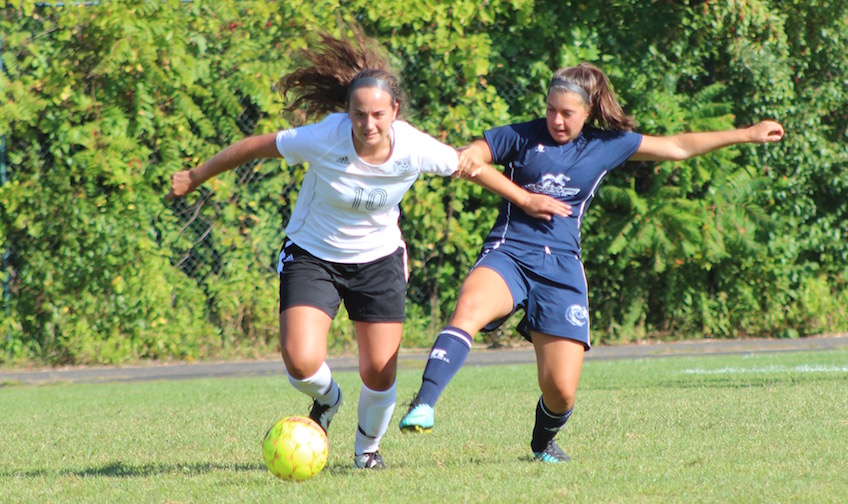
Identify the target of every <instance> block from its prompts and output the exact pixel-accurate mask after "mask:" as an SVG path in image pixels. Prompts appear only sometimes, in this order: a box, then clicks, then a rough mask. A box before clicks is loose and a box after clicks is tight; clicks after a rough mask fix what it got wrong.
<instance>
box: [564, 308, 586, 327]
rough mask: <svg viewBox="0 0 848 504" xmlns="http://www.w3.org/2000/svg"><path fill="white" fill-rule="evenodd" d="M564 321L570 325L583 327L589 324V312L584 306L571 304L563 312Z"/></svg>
mask: <svg viewBox="0 0 848 504" xmlns="http://www.w3.org/2000/svg"><path fill="white" fill-rule="evenodd" d="M565 320H567V321H568V323H569V324H571V325H576V326H579V327H583V326H584V325H586V323H588V322H589V310H587V309H586V307H585V306H580V305H578V304H573V305H571V306H569V307H568V309H567V310H565Z"/></svg>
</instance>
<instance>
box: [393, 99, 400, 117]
mask: <svg viewBox="0 0 848 504" xmlns="http://www.w3.org/2000/svg"><path fill="white" fill-rule="evenodd" d="M399 112H400V102H399V101H397V100H395V104H394V106H393V107H392V121H394V120H395V119H397V118H398V113H399Z"/></svg>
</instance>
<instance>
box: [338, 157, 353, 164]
mask: <svg viewBox="0 0 848 504" xmlns="http://www.w3.org/2000/svg"><path fill="white" fill-rule="evenodd" d="M336 164H340V165H343V166H347V165H349V164H350V159H348V157H347V156H342V157H340V158H338V159H336Z"/></svg>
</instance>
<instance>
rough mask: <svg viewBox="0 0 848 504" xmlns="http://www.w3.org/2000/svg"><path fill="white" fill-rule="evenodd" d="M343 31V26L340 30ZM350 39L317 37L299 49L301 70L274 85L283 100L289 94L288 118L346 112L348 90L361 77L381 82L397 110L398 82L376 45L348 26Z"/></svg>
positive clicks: (358, 30) (326, 34) (322, 34)
mask: <svg viewBox="0 0 848 504" xmlns="http://www.w3.org/2000/svg"><path fill="white" fill-rule="evenodd" d="M341 29H342V31H343V32H344V31H345V26H342V28H341ZM350 31H351V32H352V34H353V36H352V37H347V36H342V37H334V36H332V35H330V34H329V33H326V32H321V33H318V35H317V36H318V41H317V43H315V44H310V46H309V47H307V48H305V49H302V50H300V51H299V52H298V54H297V55H296V56H295V61H298V62H303V63H305V66H303V67H302V68H299V69H297V70H294V71H293V72H291V73H289V74H287V75H285V76H283V77H282V78H281V79H280V81H279V82H278V83H277V89H278V90H279V91H280V94H281V95H282V97H283V99H285V98H286V96H287V95H288V94H289V93H290V92H291V93H293V94H294V95H295V98H294V100H292V101H291V103H289V105H287V106H286V107H285V112H287V113H288V114H290V115H292V116H296V115H298V114H297V113H296V112H300V113H301V115H302V116H304V118H305V117H309V116H315V115H321V116H323V115H325V114H328V113H331V112H339V111H343V110H346V108H347V98H348V87H349V86H350V84H351V83H352V82H353V81H354V80H356V79H359V78H361V77H373V78H377V79H380V80H381V81H383V82H385V83H386V84H387V85H388V87H389V88H390V89H391V91H392V93H391V94H392V96H393V97H394V99H395V103H396V104H397V105H398V106H400V105H401V104H402V103H403V96H402V92H401V89H400V85H399V83H398V78H397V77H396V76H395V73H394V72H393V71H392V69H391V67H390V65H389V63H388V59H387V58H386V57H385V55H384V52H383V50H382V48H381V47H380V45H379V43H378V42H377V41H376V40H374V39H372V38H370V37H368V36H366V35H365V34H364V33H363V31H362V29H361V28H359V27H358V26H351V27H350Z"/></svg>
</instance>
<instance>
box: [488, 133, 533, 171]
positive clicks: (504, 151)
mask: <svg viewBox="0 0 848 504" xmlns="http://www.w3.org/2000/svg"><path fill="white" fill-rule="evenodd" d="M519 126H520V125H517V124H511V125H508V126H499V127H497V128H492V129H490V130H488V131H485V132H483V138H484V139H485V140H486V143H487V144H489V150H491V151H492V161H493V162H494V163H495V164H498V165H506V164H509V163H510V162H511V161H513V160H514V159H515V156H516V155H517V154H518V152H520V151H521V147H522V145H523V144H524V138H523V137H524V135H522V134H521V131H520V127H519Z"/></svg>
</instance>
